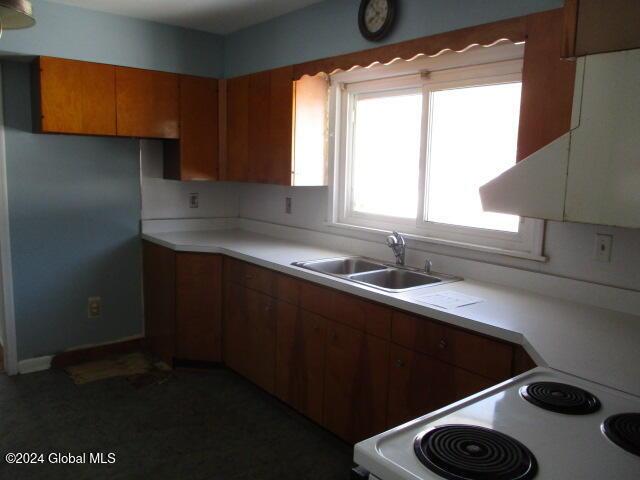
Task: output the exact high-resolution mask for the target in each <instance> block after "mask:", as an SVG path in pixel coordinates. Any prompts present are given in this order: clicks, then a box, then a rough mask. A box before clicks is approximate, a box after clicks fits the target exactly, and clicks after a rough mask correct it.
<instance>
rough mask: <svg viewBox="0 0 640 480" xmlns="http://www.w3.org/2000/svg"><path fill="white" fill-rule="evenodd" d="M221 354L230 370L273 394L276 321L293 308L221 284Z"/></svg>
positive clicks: (245, 290)
mask: <svg viewBox="0 0 640 480" xmlns="http://www.w3.org/2000/svg"><path fill="white" fill-rule="evenodd" d="M224 311H225V315H224V332H223V339H224V340H223V352H224V353H223V355H224V359H225V362H226V363H227V365H228V366H229V367H231V368H232V369H233V370H235V371H237V372H238V373H240V374H241V375H243V376H245V377H247V378H248V379H249V380H251V381H252V382H253V383H255V384H256V385H258V386H260V387H262V388H263V389H265V390H266V391H267V392H269V393H275V377H276V374H275V372H276V319H277V318H281V317H282V318H286V317H288V316H293V317H295V315H296V314H297V309H296V307H295V306H293V305H290V304H288V303H286V302H282V301H279V300H276V299H274V298H271V297H269V296H267V295H264V294H263V293H259V292H256V291H255V290H251V289H248V288H245V287H243V286H241V285H238V284H235V283H226V284H225V293H224Z"/></svg>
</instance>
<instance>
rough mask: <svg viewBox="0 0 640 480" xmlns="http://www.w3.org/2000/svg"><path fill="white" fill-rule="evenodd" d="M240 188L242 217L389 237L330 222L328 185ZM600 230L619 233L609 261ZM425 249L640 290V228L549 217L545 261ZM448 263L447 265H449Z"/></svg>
mask: <svg viewBox="0 0 640 480" xmlns="http://www.w3.org/2000/svg"><path fill="white" fill-rule="evenodd" d="M241 188H242V194H241V195H240V206H239V215H240V217H242V218H248V219H253V220H260V221H264V222H271V223H276V224H280V225H288V226H294V227H300V228H305V229H310V230H317V231H321V232H328V233H334V234H339V235H344V236H347V237H356V238H362V239H367V240H375V241H379V242H380V244H383V243H384V238H382V236H381V235H369V234H360V233H357V232H351V231H349V232H345V231H344V230H339V229H336V228H335V227H329V226H327V225H326V224H325V222H326V219H327V195H328V189H327V188H326V187H297V188H290V187H282V186H272V185H253V184H247V185H243V186H242V187H241ZM286 197H291V198H292V207H293V208H292V213H291V214H286V213H285V198H286ZM596 233H606V234H610V235H613V237H614V239H613V249H612V258H611V262H610V263H602V262H598V261H596V260H595V259H594V255H595V235H596ZM409 247H411V243H409ZM420 250H421V251H422V252H433V253H434V254H440V255H446V256H449V257H456V258H466V259H471V260H478V261H481V262H485V263H491V264H496V265H503V266H509V267H514V268H518V269H522V270H528V271H534V272H541V273H546V274H551V275H555V276H559V277H565V278H571V279H576V280H584V281H588V282H593V283H599V284H603V285H609V286H615V287H621V288H627V289H633V290H637V291H640V229H623V228H612V227H602V226H596V225H585V224H577V223H559V222H549V223H548V225H547V230H546V236H545V250H544V253H545V255H546V256H547V257H548V258H549V260H548V261H547V262H546V263H541V262H535V261H530V260H523V259H517V258H511V257H505V256H502V255H496V254H488V253H482V252H472V251H469V250H464V249H460V248H455V247H446V246H440V245H425V244H423V245H421V246H420ZM389 255H391V253H390V252H389ZM426 256H428V253H426V254H423V255H413V256H411V255H410V256H409V258H423V257H426ZM390 259H391V258H390ZM416 266H417V265H416ZM443 267H444V268H446V265H443ZM443 267H440V268H443Z"/></svg>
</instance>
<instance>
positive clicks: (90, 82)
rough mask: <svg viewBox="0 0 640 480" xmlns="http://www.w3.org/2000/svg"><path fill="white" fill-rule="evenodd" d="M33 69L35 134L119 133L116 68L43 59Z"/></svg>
mask: <svg viewBox="0 0 640 480" xmlns="http://www.w3.org/2000/svg"><path fill="white" fill-rule="evenodd" d="M33 69H34V72H33V73H34V75H33V76H34V87H35V91H34V95H35V98H34V106H35V107H36V108H35V114H34V117H35V118H34V123H35V128H36V131H39V132H41V133H71V134H81V135H115V134H116V95H115V91H116V90H115V67H114V66H112V65H101V64H98V63H89V62H80V61H76V60H66V59H62V58H51V57H40V58H39V59H38V60H36V62H35V63H34V65H33Z"/></svg>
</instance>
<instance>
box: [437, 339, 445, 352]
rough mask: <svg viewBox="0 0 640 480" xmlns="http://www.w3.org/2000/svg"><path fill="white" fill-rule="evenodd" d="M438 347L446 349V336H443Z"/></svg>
mask: <svg viewBox="0 0 640 480" xmlns="http://www.w3.org/2000/svg"><path fill="white" fill-rule="evenodd" d="M438 347H439V348H440V350H444V349H445V348H447V341H446V340H445V339H444V338H441V339H440V342H438Z"/></svg>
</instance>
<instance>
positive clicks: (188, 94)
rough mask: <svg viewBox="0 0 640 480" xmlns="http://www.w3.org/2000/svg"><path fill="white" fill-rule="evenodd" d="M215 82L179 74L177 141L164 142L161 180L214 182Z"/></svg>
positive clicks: (215, 146)
mask: <svg viewBox="0 0 640 480" xmlns="http://www.w3.org/2000/svg"><path fill="white" fill-rule="evenodd" d="M218 145H219V142H218V80H216V79H215V78H203V77H192V76H187V75H180V141H179V142H174V141H170V142H166V143H165V148H164V153H165V162H164V177H165V178H169V179H172V180H183V181H184V180H218V179H219V166H218V163H219V162H218Z"/></svg>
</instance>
